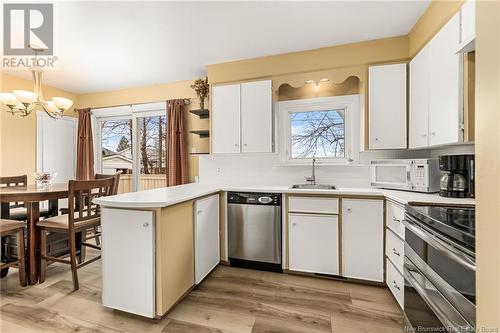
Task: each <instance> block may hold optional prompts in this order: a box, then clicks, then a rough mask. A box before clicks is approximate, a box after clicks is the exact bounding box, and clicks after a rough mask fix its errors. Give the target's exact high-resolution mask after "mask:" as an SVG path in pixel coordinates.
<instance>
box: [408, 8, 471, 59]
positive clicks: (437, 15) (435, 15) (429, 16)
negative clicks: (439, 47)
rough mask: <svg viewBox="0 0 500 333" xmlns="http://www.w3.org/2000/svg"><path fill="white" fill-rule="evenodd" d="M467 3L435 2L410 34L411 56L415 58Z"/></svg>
mask: <svg viewBox="0 0 500 333" xmlns="http://www.w3.org/2000/svg"><path fill="white" fill-rule="evenodd" d="M464 2H465V1H463V0H459V1H450V0H448V1H433V2H432V3H431V4H430V5H429V7H428V8H427V10H426V11H425V13H424V14H423V15H422V16H421V17H420V18H419V19H418V21H417V23H416V24H415V26H414V27H413V28H412V29H411V31H410V33H409V34H408V38H409V44H408V46H409V50H408V51H409V56H410V57H413V56H415V54H417V53H418V51H420V49H422V48H423V47H424V45H425V44H427V43H428V42H429V41H430V40H431V39H432V37H434V35H435V34H436V33H437V32H438V31H439V30H440V29H441V28H442V27H443V26H444V25H445V24H446V22H448V21H449V20H450V19H451V18H452V17H453V15H455V14H456V13H457V12H458V11H459V10H460V7H461V6H462V4H463V3H464Z"/></svg>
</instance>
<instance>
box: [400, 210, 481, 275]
mask: <svg viewBox="0 0 500 333" xmlns="http://www.w3.org/2000/svg"><path fill="white" fill-rule="evenodd" d="M403 224H404V225H405V227H406V228H408V229H409V230H410V231H411V232H413V233H414V234H416V235H417V236H419V237H420V238H422V239H423V240H424V241H425V242H426V243H428V244H429V245H431V246H432V247H433V248H435V249H436V250H438V251H440V252H441V253H443V254H444V255H446V256H447V257H448V258H450V259H452V260H453V261H456V262H458V263H459V264H461V265H462V266H465V267H467V268H468V269H470V270H471V271H473V272H475V271H476V263H475V262H474V261H473V260H472V259H470V258H469V257H467V256H466V255H465V254H463V253H462V252H460V251H458V250H457V249H455V248H454V247H453V246H449V245H447V244H445V243H443V242H442V241H441V240H439V239H437V238H436V237H435V236H433V235H432V234H430V233H428V232H426V231H424V230H423V229H421V228H419V227H417V226H416V225H415V223H413V222H411V221H409V220H408V219H404V220H403Z"/></svg>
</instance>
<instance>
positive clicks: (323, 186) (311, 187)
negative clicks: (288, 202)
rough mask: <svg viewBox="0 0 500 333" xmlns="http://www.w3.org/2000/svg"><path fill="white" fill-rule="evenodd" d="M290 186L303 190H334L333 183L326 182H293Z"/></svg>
mask: <svg viewBox="0 0 500 333" xmlns="http://www.w3.org/2000/svg"><path fill="white" fill-rule="evenodd" d="M291 188H295V189H304V190H335V189H336V187H335V185H326V184H295V185H292V187H291Z"/></svg>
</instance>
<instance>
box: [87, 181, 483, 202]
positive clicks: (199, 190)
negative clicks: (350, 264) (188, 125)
mask: <svg viewBox="0 0 500 333" xmlns="http://www.w3.org/2000/svg"><path fill="white" fill-rule="evenodd" d="M220 191H235V192H267V193H297V194H327V195H332V194H333V195H346V196H347V195H348V196H356V195H360V196H366V195H370V196H381V197H385V198H387V199H390V200H393V201H396V202H398V203H400V204H403V205H404V204H406V203H408V202H420V203H438V204H472V205H474V204H475V200H474V199H455V198H444V197H440V196H439V195H438V194H437V193H433V194H428V193H417V192H407V191H397V190H385V189H374V188H339V189H335V190H306V189H291V188H289V187H288V186H221V185H213V184H212V185H208V184H199V183H192V184H186V185H179V186H172V187H163V188H158V189H154V190H146V191H138V192H129V193H123V194H118V195H113V196H109V197H102V198H96V199H94V202H95V203H97V204H99V205H101V206H103V207H111V208H161V207H168V206H171V205H175V204H177V203H181V202H184V201H188V200H192V199H196V198H199V197H202V196H206V195H209V194H212V193H217V192H220Z"/></svg>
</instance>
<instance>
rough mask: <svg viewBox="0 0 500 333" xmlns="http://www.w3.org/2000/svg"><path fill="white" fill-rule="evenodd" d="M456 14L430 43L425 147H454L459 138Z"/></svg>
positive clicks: (459, 106)
mask: <svg viewBox="0 0 500 333" xmlns="http://www.w3.org/2000/svg"><path fill="white" fill-rule="evenodd" d="M459 35H460V18H459V14H457V15H455V16H453V17H452V19H451V20H450V21H448V23H447V24H446V25H445V26H444V27H443V28H442V29H441V30H440V31H439V32H438V33H437V35H436V36H435V37H434V38H433V39H432V40H431V41H430V43H429V44H430V45H429V46H430V57H429V70H430V82H429V145H430V146H436V145H443V144H448V143H456V142H459V141H460V140H461V137H460V132H461V131H460V124H459V123H460V117H459V114H460V108H461V106H462V103H461V102H460V95H461V94H460V88H461V80H460V54H457V53H456V51H457V47H458V44H459V38H460V36H459Z"/></svg>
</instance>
